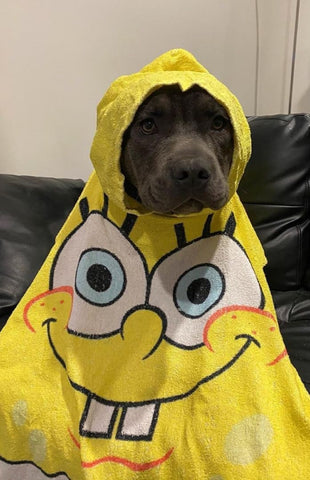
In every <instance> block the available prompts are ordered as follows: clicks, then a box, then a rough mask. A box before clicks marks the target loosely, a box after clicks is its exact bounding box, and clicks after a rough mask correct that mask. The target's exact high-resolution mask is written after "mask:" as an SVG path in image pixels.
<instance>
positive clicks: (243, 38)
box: [0, 0, 309, 179]
mask: <svg viewBox="0 0 310 480" xmlns="http://www.w3.org/2000/svg"><path fill="white" fill-rule="evenodd" d="M307 1H308V0H304V3H305V2H307ZM257 4H258V12H259V17H258V19H259V34H260V35H259V42H258V45H257V35H256V2H255V0H221V1H218V0H192V1H190V2H188V1H185V0H157V1H156V2H146V1H145V0H130V1H128V0H114V1H107V0H1V2H0V45H1V47H2V51H1V63H0V71H1V89H0V105H1V123H0V142H1V160H0V173H14V174H27V175H41V176H55V177H81V178H84V179H86V178H87V177H88V175H89V173H90V171H91V169H92V166H91V163H90V160H89V149H90V145H91V141H92V137H93V134H94V130H95V116H96V105H97V103H98V102H99V100H100V98H101V97H102V95H103V93H104V91H105V90H106V88H107V87H108V85H109V84H110V82H111V81H112V80H114V79H115V78H116V77H118V76H119V75H123V74H127V73H132V72H134V71H136V70H138V69H140V68H141V67H142V66H143V65H144V64H146V63H148V62H149V61H151V60H152V59H153V58H154V57H156V56H158V55H159V54H161V53H163V52H164V51H166V50H169V49H171V48H178V47H182V48H185V49H187V50H189V51H191V52H192V53H193V54H194V55H195V56H196V57H197V58H198V60H199V61H200V62H201V63H203V64H204V65H205V66H206V67H207V68H208V69H209V70H210V71H211V72H212V73H213V74H215V75H216V76H217V77H218V78H219V79H220V80H222V81H223V82H224V83H226V84H227V86H228V87H229V88H230V89H231V90H232V91H233V92H234V93H235V94H236V95H237V96H238V98H239V100H240V101H241V103H242V105H243V106H244V109H245V112H246V113H247V114H253V113H255V107H256V104H257V112H258V113H275V112H281V111H286V109H287V103H288V78H289V73H290V67H289V58H290V55H291V49H292V41H293V23H294V20H295V18H294V12H295V6H296V0H257ZM304 28H306V23H305V27H304ZM257 46H258V49H257ZM257 51H258V52H259V57H258V60H259V61H258V66H259V71H258V83H257V87H258V88H257V89H256V64H257V63H256V60H257V57H256V54H257ZM300 53H301V52H300ZM308 66H309V63H308ZM296 85H297V82H296ZM296 88H297V87H296ZM295 97H296V99H297V98H298V95H297V93H296V95H295ZM296 102H297V100H296ZM296 102H295V103H296ZM298 102H301V103H302V99H299V100H298ZM296 105H297V104H296ZM298 105H299V104H298Z"/></svg>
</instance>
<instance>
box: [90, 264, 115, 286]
mask: <svg viewBox="0 0 310 480" xmlns="http://www.w3.org/2000/svg"><path fill="white" fill-rule="evenodd" d="M87 282H88V283H89V285H90V286H91V288H92V289H93V290H95V291H96V292H105V290H107V289H108V288H109V287H110V285H111V282H112V275H111V273H110V271H109V270H108V269H107V267H105V266H104V265H100V264H98V263H95V264H94V265H92V266H91V267H89V269H88V270H87Z"/></svg>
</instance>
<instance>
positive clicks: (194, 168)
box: [171, 160, 210, 187]
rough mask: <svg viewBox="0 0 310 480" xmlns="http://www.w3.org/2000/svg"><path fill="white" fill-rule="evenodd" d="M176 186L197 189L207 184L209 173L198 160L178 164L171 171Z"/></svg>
mask: <svg viewBox="0 0 310 480" xmlns="http://www.w3.org/2000/svg"><path fill="white" fill-rule="evenodd" d="M171 176H172V178H173V180H174V182H175V183H176V184H177V185H180V186H183V187H199V186H203V185H205V184H206V183H207V181H208V179H209V177H210V172H209V171H208V170H207V169H206V168H205V165H204V162H202V161H200V160H193V161H183V162H178V164H177V165H175V166H174V168H173V169H172V171H171Z"/></svg>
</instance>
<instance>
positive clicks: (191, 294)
mask: <svg viewBox="0 0 310 480" xmlns="http://www.w3.org/2000/svg"><path fill="white" fill-rule="evenodd" d="M210 288H211V286H210V282H209V280H208V279H207V278H197V280H194V281H193V282H192V283H191V284H190V285H189V287H188V289H187V296H188V299H189V301H190V302H192V303H194V304H195V305H199V304H201V303H203V302H204V301H205V300H206V299H207V298H208V295H209V293H210Z"/></svg>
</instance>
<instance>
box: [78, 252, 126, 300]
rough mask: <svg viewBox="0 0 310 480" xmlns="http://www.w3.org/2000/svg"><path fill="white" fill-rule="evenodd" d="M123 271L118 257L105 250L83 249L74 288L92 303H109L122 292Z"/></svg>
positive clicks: (124, 278)
mask: <svg viewBox="0 0 310 480" xmlns="http://www.w3.org/2000/svg"><path fill="white" fill-rule="evenodd" d="M125 286H126V276H125V271H124V268H123V266H122V264H121V263H120V261H119V260H118V258H117V257H116V256H115V255H113V254H112V253H110V252H108V251H107V250H102V249H98V248H97V249H90V250H85V251H84V252H83V253H82V255H81V257H80V260H79V263H78V267H77V271H76V277H75V288H76V291H77V293H78V294H79V295H80V296H81V297H82V298H84V300H86V301H87V302H89V303H92V304H94V305H110V304H111V303H114V302H115V301H116V300H117V299H118V298H119V297H120V296H121V295H122V293H123V291H124V289H125Z"/></svg>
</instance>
